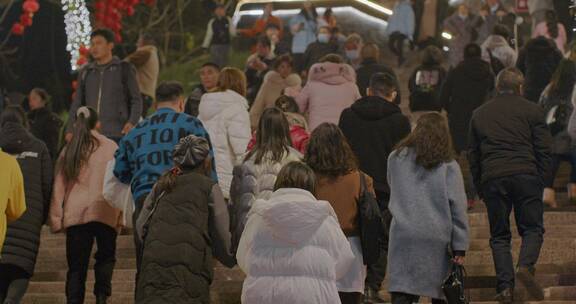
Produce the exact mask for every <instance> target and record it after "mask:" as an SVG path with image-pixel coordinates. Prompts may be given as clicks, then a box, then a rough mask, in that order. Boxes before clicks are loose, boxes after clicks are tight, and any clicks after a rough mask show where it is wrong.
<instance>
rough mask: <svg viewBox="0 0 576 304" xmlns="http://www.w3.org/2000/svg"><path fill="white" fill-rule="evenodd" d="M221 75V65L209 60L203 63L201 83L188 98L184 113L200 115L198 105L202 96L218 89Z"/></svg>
mask: <svg viewBox="0 0 576 304" xmlns="http://www.w3.org/2000/svg"><path fill="white" fill-rule="evenodd" d="M219 76H220V67H219V66H218V65H217V64H215V63H213V62H208V63H205V64H203V65H202V67H201V68H200V84H198V85H197V86H196V87H194V89H193V90H192V94H190V96H188V98H187V99H186V105H185V106H184V113H186V114H188V115H191V116H194V117H197V116H198V106H199V105H200V100H201V99H202V96H203V95H204V94H206V93H209V92H212V91H214V90H215V89H216V87H217V86H218V77H219Z"/></svg>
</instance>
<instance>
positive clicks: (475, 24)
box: [444, 4, 482, 67]
mask: <svg viewBox="0 0 576 304" xmlns="http://www.w3.org/2000/svg"><path fill="white" fill-rule="evenodd" d="M481 25H482V19H481V18H480V17H478V16H476V15H474V14H472V13H470V8H469V6H468V5H467V4H460V6H458V10H457V11H456V12H455V13H454V14H453V15H452V16H450V17H448V19H446V20H445V21H444V30H445V31H447V32H448V33H450V34H451V35H452V39H450V43H449V45H448V47H449V48H450V51H449V53H448V62H449V63H450V66H451V67H456V66H457V65H458V64H459V63H460V62H461V61H462V59H463V58H464V48H465V47H466V45H468V44H469V43H473V42H475V41H476V40H477V39H478V30H479V27H480V26H481Z"/></svg>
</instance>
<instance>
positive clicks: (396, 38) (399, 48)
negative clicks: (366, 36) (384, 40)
mask: <svg viewBox="0 0 576 304" xmlns="http://www.w3.org/2000/svg"><path fill="white" fill-rule="evenodd" d="M406 39H408V37H406V35H404V34H402V33H400V32H394V33H392V34H390V37H389V38H388V47H389V48H390V51H392V53H394V55H396V56H398V64H399V65H402V64H403V63H404V40H406Z"/></svg>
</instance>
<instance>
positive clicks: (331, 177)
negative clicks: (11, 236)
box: [304, 123, 374, 304]
mask: <svg viewBox="0 0 576 304" xmlns="http://www.w3.org/2000/svg"><path fill="white" fill-rule="evenodd" d="M304 162H305V163H306V164H307V165H308V166H310V168H312V170H314V173H315V174H316V191H315V192H316V193H315V196H316V198H317V199H319V200H324V201H328V202H330V204H331V205H332V207H333V208H334V211H335V212H336V215H337V216H338V221H339V222H340V228H342V230H343V231H344V235H346V237H347V238H348V242H349V243H350V246H351V247H352V252H353V253H354V257H355V259H354V262H353V263H352V264H351V266H350V269H349V270H348V272H347V273H346V274H345V275H344V276H343V277H341V278H338V281H337V286H338V291H339V294H340V299H341V301H342V304H348V303H354V304H356V303H360V300H361V298H362V293H363V292H364V280H365V278H366V267H365V266H364V260H363V256H362V246H361V244H360V237H359V236H360V231H359V227H358V205H357V202H358V199H359V196H360V193H361V191H362V190H361V178H362V175H364V178H365V180H366V187H367V189H366V190H368V191H370V192H372V193H374V188H373V185H372V178H370V177H369V176H366V175H365V174H364V173H362V172H361V171H360V170H359V169H358V161H357V159H356V156H355V155H354V152H353V151H352V148H350V145H349V144H348V141H347V140H346V137H344V134H343V133H342V131H341V130H340V129H339V128H338V126H336V125H334V124H330V123H323V124H321V125H320V126H318V127H317V128H316V129H315V130H314V132H312V135H311V137H310V143H309V144H308V148H307V150H306V156H305V157H304Z"/></svg>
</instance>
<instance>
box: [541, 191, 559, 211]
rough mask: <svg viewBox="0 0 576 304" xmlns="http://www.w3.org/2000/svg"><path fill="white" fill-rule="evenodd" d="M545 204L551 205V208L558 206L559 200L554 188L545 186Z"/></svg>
mask: <svg viewBox="0 0 576 304" xmlns="http://www.w3.org/2000/svg"><path fill="white" fill-rule="evenodd" d="M543 201H544V204H546V205H548V206H550V207H551V208H558V202H557V201H556V191H554V189H553V188H544V198H543Z"/></svg>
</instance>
